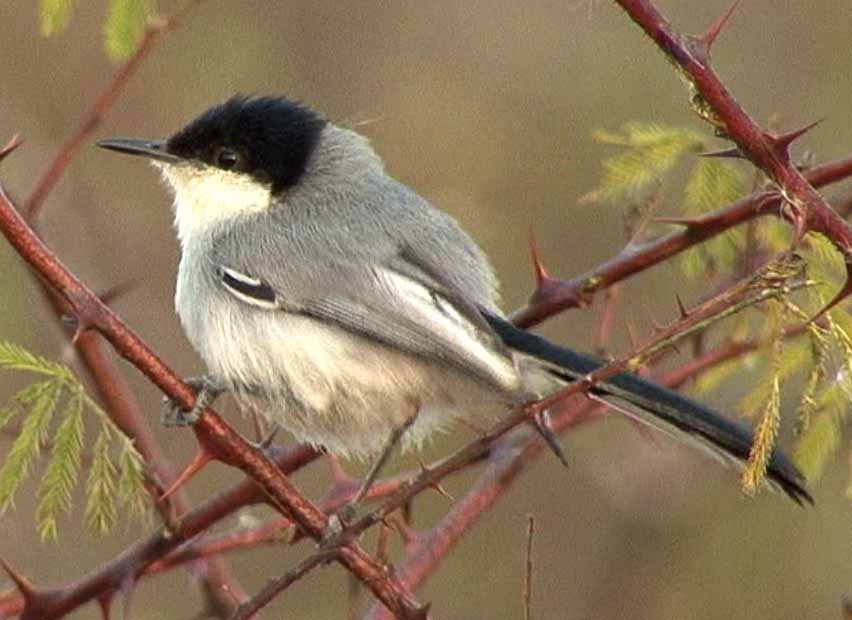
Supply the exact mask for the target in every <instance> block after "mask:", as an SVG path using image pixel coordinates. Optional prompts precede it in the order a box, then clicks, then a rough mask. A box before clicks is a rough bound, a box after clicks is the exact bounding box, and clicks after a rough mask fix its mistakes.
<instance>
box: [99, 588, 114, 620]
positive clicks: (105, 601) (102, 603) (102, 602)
mask: <svg viewBox="0 0 852 620" xmlns="http://www.w3.org/2000/svg"><path fill="white" fill-rule="evenodd" d="M98 607H100V608H101V618H102V619H103V620H109V619H110V610H111V609H112V594H111V593H110V594H106V595H104V596H101V597H100V598H98Z"/></svg>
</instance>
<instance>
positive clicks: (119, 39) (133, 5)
mask: <svg viewBox="0 0 852 620" xmlns="http://www.w3.org/2000/svg"><path fill="white" fill-rule="evenodd" d="M153 14H154V7H153V4H152V2H151V0H110V3H109V9H108V10H107V18H106V22H104V36H105V40H106V52H107V56H109V57H110V58H111V59H112V60H116V61H118V60H124V59H125V58H127V57H128V56H130V55H131V54H132V53H133V52H134V51H135V50H136V47H137V46H138V45H139V42H140V41H141V40H142V35H143V34H145V27H146V26H147V25H148V20H149V19H151V16H152V15H153Z"/></svg>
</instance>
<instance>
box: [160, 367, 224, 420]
mask: <svg viewBox="0 0 852 620" xmlns="http://www.w3.org/2000/svg"><path fill="white" fill-rule="evenodd" d="M184 383H186V384H187V385H188V386H189V387H191V388H192V389H193V390H195V404H194V405H193V406H192V409H189V410H186V409H185V408H183V407H182V406H181V405H179V404H178V403H176V402H175V401H174V400H173V399H172V398H169V397H168V396H166V397H165V398H164V399H163V401H164V407H165V410H164V411H163V417H162V421H163V425H164V426H191V425H193V424H195V423H196V422H197V421H198V418H199V417H201V412H203V411H204V410H205V409H207V408H208V407H209V406H210V405H212V404H213V403H214V402H215V401H216V399H217V398H218V397H219V396H220V395H221V394H222V393H223V392H225V391H226V388H225V387H224V386H223V385H222V384H221V383H220V382H219V381H217V380H216V379H215V378H213V377H211V376H210V375H204V376H201V377H189V378H188V379H185V380H184Z"/></svg>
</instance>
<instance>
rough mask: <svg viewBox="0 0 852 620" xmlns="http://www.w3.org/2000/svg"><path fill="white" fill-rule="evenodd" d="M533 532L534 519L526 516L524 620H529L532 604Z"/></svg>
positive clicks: (529, 515)
mask: <svg viewBox="0 0 852 620" xmlns="http://www.w3.org/2000/svg"><path fill="white" fill-rule="evenodd" d="M534 531H535V517H534V516H533V515H531V514H528V515H527V546H526V553H525V554H524V555H525V558H526V564H525V565H524V592H523V601H524V620H531V619H532V614H531V612H530V604H531V602H532V573H533V556H532V550H533V533H534Z"/></svg>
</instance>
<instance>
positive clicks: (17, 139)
mask: <svg viewBox="0 0 852 620" xmlns="http://www.w3.org/2000/svg"><path fill="white" fill-rule="evenodd" d="M23 143H24V141H23V139H21V136H20V135H18V134H15V135H14V136H12V137H11V138H9V141H8V142H7V143H6V145H5V146H4V147H3V148H0V161H3V160H4V159H6V156H7V155H9V154H10V153H12V151H14V150H15V149H16V148H18V147H19V146H21V145H22V144H23Z"/></svg>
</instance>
